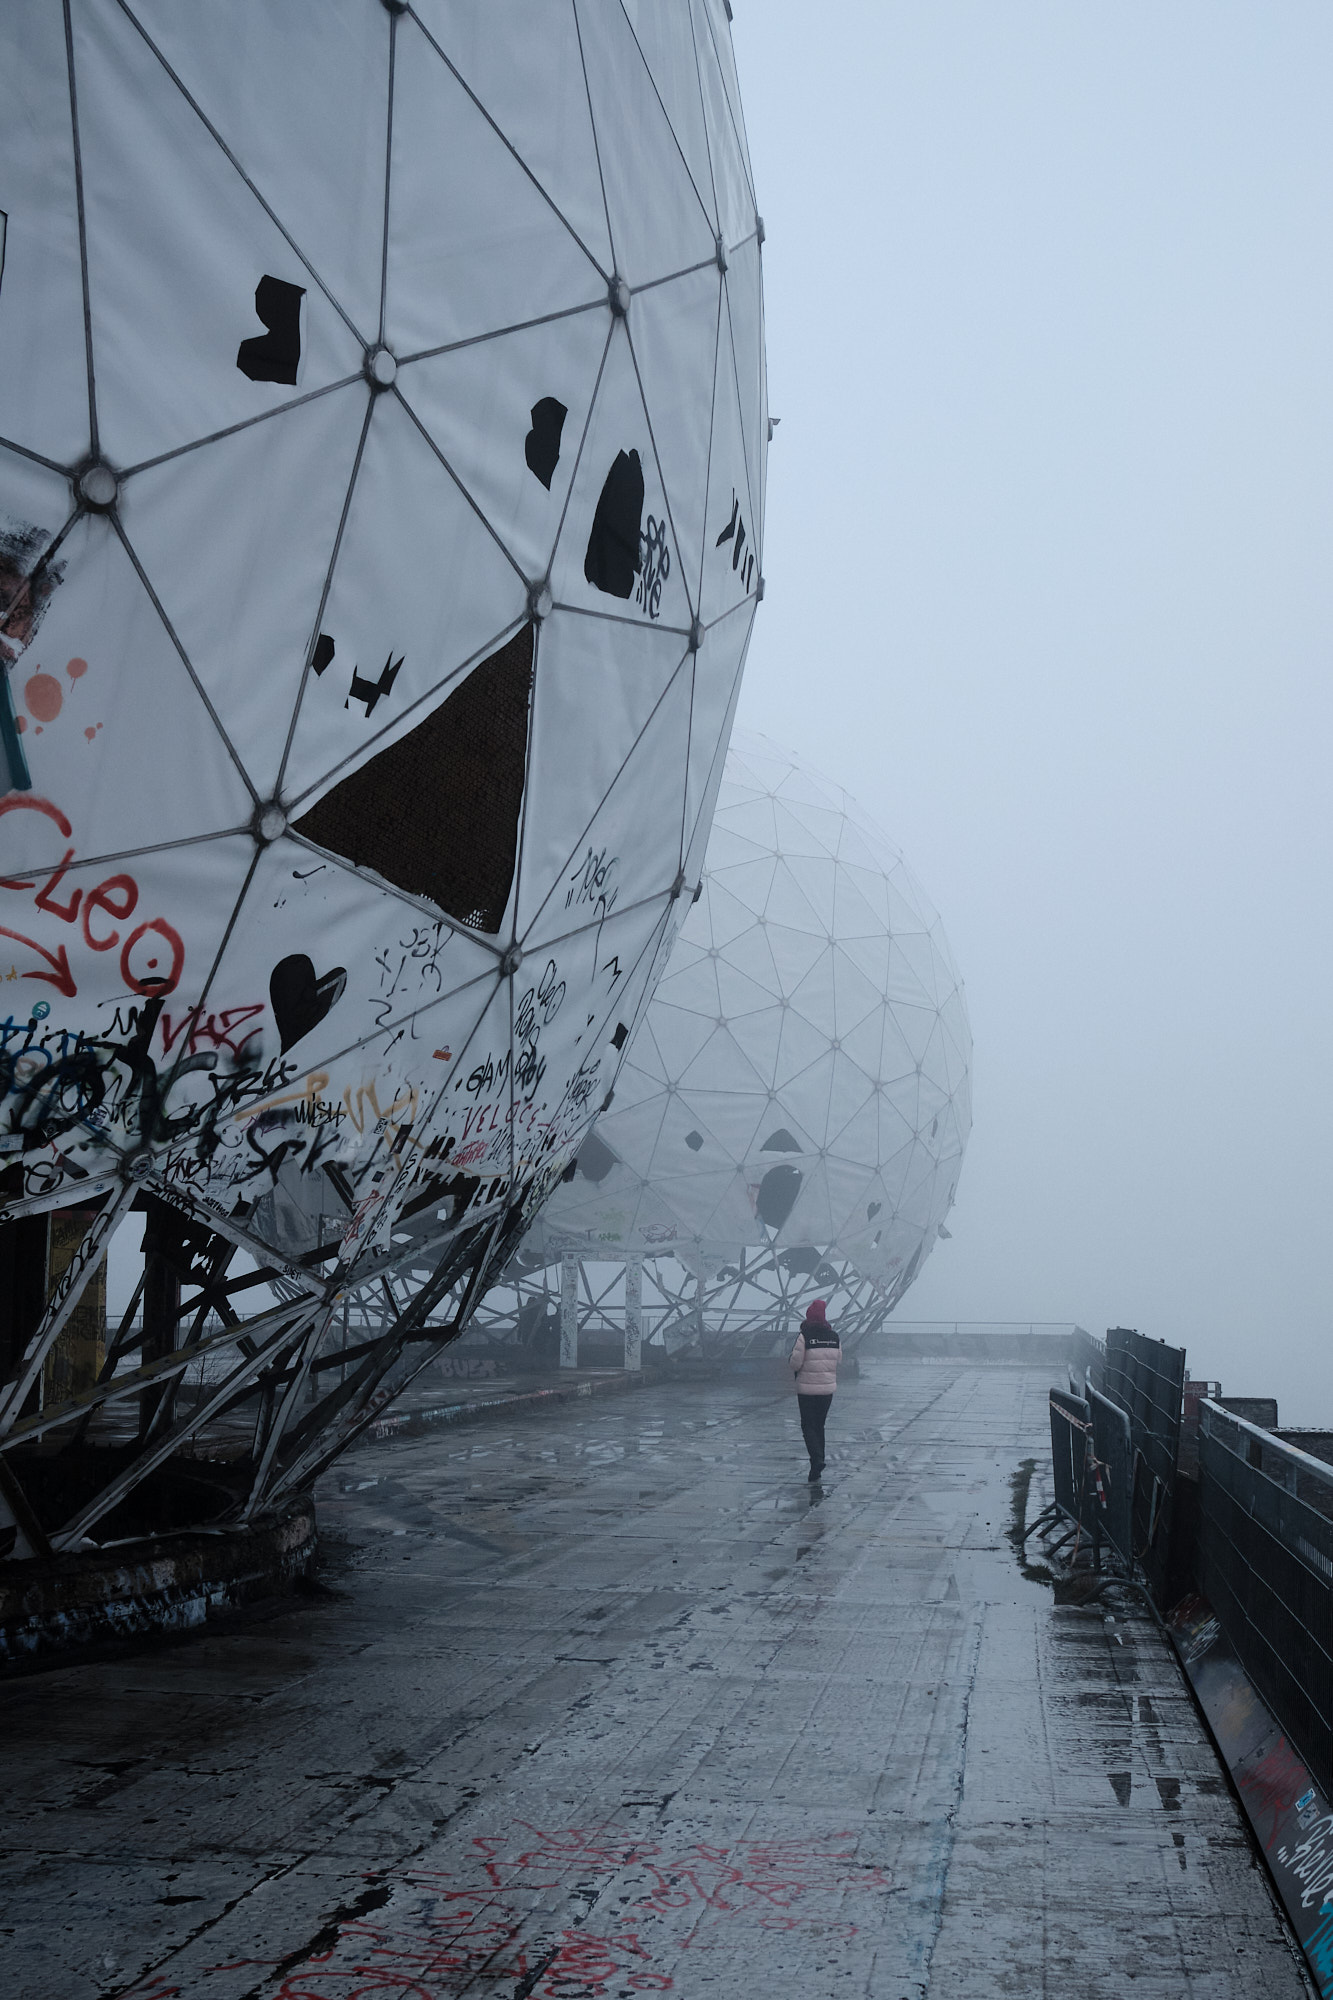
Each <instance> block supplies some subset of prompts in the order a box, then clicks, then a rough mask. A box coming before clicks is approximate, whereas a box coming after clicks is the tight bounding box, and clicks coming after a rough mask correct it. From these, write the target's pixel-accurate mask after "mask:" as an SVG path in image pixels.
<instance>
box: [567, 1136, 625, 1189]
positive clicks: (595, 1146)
mask: <svg viewBox="0 0 1333 2000" xmlns="http://www.w3.org/2000/svg"><path fill="white" fill-rule="evenodd" d="M615 1163H616V1156H615V1154H614V1153H613V1152H612V1151H611V1148H610V1147H609V1146H608V1145H607V1143H606V1141H605V1140H604V1139H599V1138H598V1136H597V1134H596V1133H595V1132H589V1134H588V1136H587V1138H586V1139H585V1140H584V1142H583V1144H582V1145H581V1146H580V1147H579V1156H578V1160H577V1161H576V1163H575V1164H576V1165H577V1167H578V1170H579V1172H580V1173H581V1174H582V1175H583V1177H584V1179H585V1180H589V1181H591V1182H592V1183H593V1185H594V1186H596V1184H597V1183H598V1182H599V1181H604V1180H605V1179H606V1177H607V1175H608V1174H609V1173H610V1171H611V1169H612V1167H613V1166H614V1165H615Z"/></svg>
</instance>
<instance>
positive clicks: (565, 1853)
mask: <svg viewBox="0 0 1333 2000" xmlns="http://www.w3.org/2000/svg"><path fill="white" fill-rule="evenodd" d="M471 1847H472V1853H471V1855H470V1857H468V1858H469V1860H470V1861H471V1863H472V1864H473V1868H474V1869H475V1874H474V1879H473V1881H472V1883H471V1884H470V1885H469V1884H467V1883H466V1882H465V1881H463V1882H460V1880H459V1876H458V1874H453V1873H448V1874H447V1873H445V1872H444V1871H440V1870H432V1869H409V1870H407V1871H405V1872H404V1874H403V1876H402V1877H401V1878H400V1880H399V1882H398V1883H397V1885H396V1886H395V1888H394V1891H393V1894H392V1895H391V1897H390V1898H389V1900H388V1902H387V1903H386V1905H385V1906H384V1908H383V1909H382V1910H380V1911H378V1912H376V1914H375V1915H373V1916H371V1915H365V1916H361V1917H358V1918H356V1919H354V1920H352V1921H350V1922H348V1923H346V1924H344V1925H343V1926H342V1927H341V1929H340V1931H339V1934H338V1940H337V1942H336V1944H335V1945H334V1946H333V1947H332V1948H331V1949H330V1950H329V1951H327V1952H321V1953H319V1954H317V1955H315V1956H313V1957H311V1958H308V1959H307V1960H306V1961H305V1962H304V1964H302V1965H301V1966H300V1967H299V1969H297V1970H294V1971H291V1972H289V1973H287V1975H286V1977H285V1978H284V1979H283V1982H282V1984H281V1985H280V1986H279V1987H278V1988H277V1989H276V1991H275V1992H274V1993H273V1995H272V2000H371V1996H373V1995H375V1994H385V1995H387V1994H389V1993H392V1994H393V1995H394V1996H395V2000H450V1996H453V1995H457V1994H460V1993H462V1992H464V1991H465V1990H468V1988H469V1987H470V1983H471V1982H472V1981H473V1980H474V1979H476V1978H478V1977H479V1976H480V1977H484V1978H485V1979H486V1980H487V1982H488V1983H489V1982H499V1981H509V1980H513V1981H514V1982H515V1984H516V1985H517V1986H518V1987H519V1988H520V1989H521V1990H522V1991H523V1992H524V1993H525V1994H526V1995H528V1996H529V2000H615V1996H616V1995H617V1994H620V1993H624V1992H629V1993H656V1992H667V1991H670V1990H673V1989H674V1986H675V1982H674V1980H673V1979H672V1977H671V1975H670V1974H669V1973H668V1972H665V1971H661V1970H657V1969H655V1967H654V1965H653V1963H652V1960H653V1956H654V1951H653V1945H654V1942H655V1936H654V1934H655V1933H656V1934H660V1943H661V1945H664V1946H665V1947H666V1948H667V1949H668V1950H669V1951H670V1954H671V1956H672V1958H674V1957H676V1956H677V1955H678V1954H679V1953H680V1952H682V1951H687V1950H692V1951H697V1950H700V1949H704V1950H706V1949H708V1948H709V1945H710V1942H711V1940H710V1937H709V1934H708V1932H709V1928H710V1926H716V1925H717V1924H718V1923H719V1922H726V1923H728V1924H729V1923H731V1922H733V1921H735V1920H740V1921H742V1922H744V1921H746V1920H749V1921H752V1922H755V1923H757V1924H758V1925H759V1926H760V1927H761V1928H762V1929H763V1930H766V1931H775V1930H776V1931H799V1930H801V1929H803V1928H805V1927H806V1926H807V1925H817V1927H818V1934H819V1938H820V1942H821V1945H822V1946H824V1947H828V1946H830V1945H836V1944H839V1943H843V1942H845V1941H846V1940H848V1939H850V1938H853V1937H855V1936H856V1935H857V1931H858V1926H857V1925H856V1924H854V1923H848V1922H841V1921H837V1920H836V1919H837V1918H838V1916H839V1914H840V1912H841V1908H842V1903H843V1899H844V1898H845V1897H846V1896H847V1895H849V1894H874V1893H878V1894H879V1895H884V1894H886V1893H887V1892H888V1891H889V1890H890V1889H891V1888H892V1886H893V1885H892V1882H891V1880H890V1878H889V1877H888V1875H887V1874H886V1872H885V1871H884V1870H883V1869H882V1868H880V1867H878V1866H875V1865H873V1864H866V1863H863V1862H859V1861H858V1860H857V1859H856V1841H855V1837H854V1836H853V1835H852V1834H849V1833H841V1834H834V1835H825V1836H822V1837H821V1836H814V1837H812V1838H810V1839H803V1840H788V1841H782V1840H778V1841H741V1842H738V1843H737V1844H736V1845H735V1846H734V1847H723V1846H714V1845H710V1844H707V1843H704V1842H693V1843H691V1844H690V1845H688V1846H685V1847H682V1848H678V1849H677V1848H671V1847H668V1846H665V1845H663V1844H662V1843H660V1842H658V1841H655V1840H640V1839H636V1838H635V1837H634V1836H633V1835H632V1834H629V1833H627V1832H619V1833H617V1832H614V1831H612V1830H611V1829H608V1828H596V1829H592V1830H588V1829H584V1828H575V1827H571V1828H564V1829H561V1830H558V1831H553V1830H550V1829H544V1828H538V1827H533V1826H529V1825H526V1824H525V1823H523V1822H519V1823H518V1826H517V1828H516V1830H515V1832H514V1833H512V1834H508V1835H495V1836H487V1835H482V1836H479V1837H477V1838H476V1839H474V1840H473V1841H472V1843H471ZM460 1872H461V1873H462V1874H463V1875H464V1876H466V1874H468V1873H470V1872H473V1871H472V1869H469V1868H468V1867H467V1865H466V1863H465V1865H464V1868H463V1870H462V1871H460ZM613 1886H614V1888H615V1890H616V1892H617V1893H616V1896H615V1901H614V1904H610V1903H609V1902H606V1901H604V1898H605V1892H606V1891H607V1890H608V1889H610V1888H611V1887H613ZM543 1894H544V1895H547V1896H558V1897H559V1898H560V1899H561V1901H562V1902H563V1903H564V1905H565V1911H564V1912H562V1913H561V1915H560V1916H557V1914H556V1912H555V1911H552V1910H549V1909H544V1908H542V1907H540V1905H534V1901H533V1898H534V1896H540V1895H543ZM580 1903H581V1904H582V1905H583V1908H584V1910H585V1912H586V1917H585V1919H584V1920H583V1921H580V1919H579V1916H578V1909H579V1905H580ZM830 1918H833V1919H835V1920H834V1921H832V1922H831V1921H830ZM728 1948H729V1949H730V1950H732V1951H734V1949H735V1940H734V1939H732V1940H730V1942H729V1947H728ZM213 1969H214V1970H218V1971H221V1970H222V1969H223V1968H222V1967H216V1968H213ZM228 1969H231V1970H234V1969H235V1968H234V1967H230V1968H228Z"/></svg>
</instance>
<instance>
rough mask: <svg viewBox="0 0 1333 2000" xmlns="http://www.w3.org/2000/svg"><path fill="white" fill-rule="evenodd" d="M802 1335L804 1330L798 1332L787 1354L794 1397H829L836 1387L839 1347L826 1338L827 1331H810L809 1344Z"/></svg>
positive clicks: (833, 1340)
mask: <svg viewBox="0 0 1333 2000" xmlns="http://www.w3.org/2000/svg"><path fill="white" fill-rule="evenodd" d="M806 1331H807V1329H806V1328H805V1327H802V1328H801V1330H800V1332H799V1333H798V1334H797V1336H796V1345H795V1347H793V1349H792V1351H791V1365H792V1367H793V1368H794V1369H795V1370H796V1393H797V1395H798V1396H831V1395H832V1394H833V1392H834V1390H835V1389H836V1388H837V1386H838V1363H839V1362H840V1361H841V1360H842V1346H841V1344H840V1342H839V1341H838V1339H837V1336H836V1335H834V1337H833V1338H832V1339H830V1338H829V1335H830V1334H831V1333H832V1328H831V1327H823V1326H812V1327H810V1328H809V1332H810V1334H811V1335H812V1339H811V1341H810V1343H809V1344H807V1342H806V1338H805V1336H806ZM821 1336H822V1338H821ZM816 1343H818V1344H816Z"/></svg>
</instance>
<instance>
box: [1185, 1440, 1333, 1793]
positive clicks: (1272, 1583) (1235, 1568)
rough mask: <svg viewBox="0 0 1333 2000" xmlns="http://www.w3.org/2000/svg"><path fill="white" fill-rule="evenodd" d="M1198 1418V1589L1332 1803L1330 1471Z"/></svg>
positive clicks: (1286, 1448)
mask: <svg viewBox="0 0 1333 2000" xmlns="http://www.w3.org/2000/svg"><path fill="white" fill-rule="evenodd" d="M1202 1416H1203V1421H1202V1429H1201V1435H1200V1439H1199V1472H1200V1507H1201V1523H1200V1534H1199V1583H1200V1587H1201V1589H1202V1590H1203V1593H1204V1595H1205V1596H1206V1597H1207V1599H1208V1600H1209V1602H1210V1603H1211V1605H1212V1607H1213V1610H1214V1611H1215V1612H1216V1614H1217V1616H1218V1618H1219V1619H1220V1620H1221V1623H1222V1626H1223V1629H1224V1630H1225V1632H1226V1633H1227V1636H1228V1637H1229V1638H1230V1640H1231V1643H1232V1645H1233V1646H1234V1647H1235V1649H1236V1652H1237V1653H1238V1654H1239V1656H1240V1659H1241V1663H1242V1664H1243V1666H1244V1667H1245V1670H1246V1672H1247V1673H1248V1675H1249V1677H1250V1679H1251V1680H1252V1681H1253V1683H1254V1685H1255V1687H1256V1688H1258V1690H1259V1692H1260V1694H1261V1695H1262V1696H1263V1698H1264V1700H1265V1701H1266V1702H1267V1703H1268V1706H1269V1707H1270V1708H1271V1709H1272V1711H1273V1714H1274V1715H1275V1716H1276V1717H1277V1719H1278V1721H1279V1722H1280V1723H1281V1725H1282V1727H1283V1729H1284V1730H1285V1731H1286V1732H1287V1734H1288V1735H1289V1736H1290V1738H1291V1740H1292V1742H1293V1743H1294V1744H1295V1745H1296V1747H1297V1749H1298V1750H1299V1751H1300V1753H1301V1755H1302V1756H1303V1757H1304V1759H1305V1761H1306V1762H1307V1764H1308V1765H1309V1766H1310V1769H1311V1771H1312V1772H1313V1773H1314V1774H1315V1776H1316V1777H1317V1778H1318V1780H1319V1783H1320V1784H1321V1786H1322V1787H1323V1789H1324V1790H1325V1792H1329V1791H1330V1790H1333V1518H1330V1517H1333V1467H1329V1466H1323V1465H1321V1464H1320V1462H1319V1461H1318V1460H1316V1459H1313V1458H1310V1457H1309V1456H1307V1454H1306V1453H1304V1452H1302V1451H1299V1450H1297V1449H1296V1448H1295V1447H1294V1446H1290V1445H1286V1444H1284V1443H1283V1442H1282V1441H1281V1440H1280V1439H1278V1438H1275V1437H1273V1436H1272V1435H1271V1434H1269V1433H1267V1432H1264V1431H1261V1430H1260V1429H1258V1427H1257V1426H1255V1425H1253V1424H1248V1423H1245V1422H1244V1421H1243V1420H1241V1419H1239V1418H1236V1417H1233V1416H1231V1415H1230V1414H1229V1413H1228V1412H1227V1411H1225V1410H1224V1409H1222V1407H1221V1406H1220V1404H1217V1403H1214V1402H1212V1401H1211V1400H1209V1401H1205V1402H1204V1403H1203V1405H1202ZM1316 1503H1317V1504H1316Z"/></svg>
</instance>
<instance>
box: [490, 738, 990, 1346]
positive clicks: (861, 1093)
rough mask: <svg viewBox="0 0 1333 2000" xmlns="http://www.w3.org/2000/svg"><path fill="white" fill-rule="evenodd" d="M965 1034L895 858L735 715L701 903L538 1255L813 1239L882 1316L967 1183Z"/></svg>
mask: <svg viewBox="0 0 1333 2000" xmlns="http://www.w3.org/2000/svg"><path fill="white" fill-rule="evenodd" d="M971 1050H972V1043H971V1033H970V1030H969V1027H968V1020H967V1011H966V1007H965V1004H964V998H963V989H962V983H961V981H960V980H959V977H958V973H957V970H956V968H955V966H954V963H953V959H952V956H951V955H950V952H949V947H948V944H947V943H946V941H945V937H944V932H943V928H942V926H941V923H940V919H939V917H938V916H937V915H936V913H935V911H934V910H933V909H932V908H931V906H930V904H929V903H928V902H927V900H926V898H925V896H924V895H923V894H922V892H921V890H920V889H919V888H918V887H917V885H916V883H915V882H914V881H913V879H912V877H911V875H910V874H909V873H908V870H907V868H906V865H905V864H904V862H903V859H902V857H901V855H900V854H898V853H897V851H896V850H895V849H894V848H893V847H892V846H891V845H890V844H889V842H888V841H887V840H886V839H885V838H884V836H883V834H881V833H880V832H879V830H878V828H876V827H875V826H874V824H873V823H872V822H871V821H870V820H869V819H868V818H867V816H866V815H865V814H864V813H863V812H862V811H861V810H860V808H859V807H858V806H857V805H856V804H855V803H854V802H853V800H851V799H850V798H849V797H848V795H847V794H846V792H844V791H843V790H842V789H841V787H839V786H837V785H835V784H833V783H832V782H831V781H830V780H828V779H826V778H824V777H821V776H820V775H819V774H818V773H817V772H815V771H813V770H811V769H810V768H809V766H808V765H806V764H804V763H803V762H802V761H801V760H799V759H797V758H795V757H792V756H789V755H786V754H784V753H783V752H781V751H779V750H777V749H776V748H775V747H774V746H773V745H772V744H770V743H768V742H766V741H765V739H763V738H762V737H758V736H754V735H750V734H747V733H744V732H737V734H736V735H735V736H734V737H733V739H732V745H731V749H730V752H729V754H728V758H727V765H726V773H725V776H724V779H723V783H722V788H721V792H720V795H719V799H718V806H717V813H716V817H715V820H714V824H713V831H712V835H711V837H710V840H709V844H708V851H707V859H706V864H705V870H704V876H703V880H702V883H701V885H700V892H699V896H698V900H697V901H696V903H695V905H694V907H693V908H692V909H691V911H690V913H689V915H688V916H687V918H686V920H685V923H684V925H683V927H682V929H681V932H680V935H679V937H678V939H677V941H676V944H675V946H674V948H673V951H672V955H671V958H670V961H669V963H668V966H667V970H666V973H665V975H664V976H663V978H662V980H661V983H660V985H659V987H658V989H657V995H656V997H655V999H654V1000H653V1001H652V1003H651V1005H650V1006H649V1008H648V1011H647V1014H646V1016H645V1017H644V1020H643V1023H642V1025H641V1026H640V1028H639V1030H638V1032H637V1034H636V1036H635V1039H634V1041H633V1043H632V1044H631V1047H630V1050H629V1054H628V1057H627V1060H626V1062H625V1065H624V1067H623V1069H622V1071H621V1074H620V1078H619V1081H618V1083H617V1086H616V1094H615V1101H614V1103H613V1104H612V1106H611V1107H610V1109H609V1110H608V1111H606V1112H605V1113H604V1114H603V1116H602V1117H601V1118H600V1119H599V1121H598V1123H597V1126H596V1128H595V1130H594V1132H593V1134H592V1136H591V1138H590V1139H589V1140H588V1141H587V1142H586V1143H585V1145H584V1147H583V1149H582V1151H581V1152H580V1154H579V1158H578V1163H577V1169H576V1172H575V1174H574V1176H573V1178H572V1179H571V1180H570V1181H569V1182H568V1183H566V1185H565V1186H563V1187H562V1188H560V1189H558V1190H557V1192H556V1194H555V1196H554V1198H553V1199H552V1202H551V1204H550V1205H549V1207H548V1209H547V1211H546V1213H545V1215H544V1217H543V1218H542V1220H541V1221H540V1222H539V1223H538V1225H537V1229H536V1231H535V1232H534V1234H533V1235H532V1236H530V1237H529V1238H528V1239H527V1246H526V1247H527V1251H528V1254H529V1256H533V1255H555V1254H558V1253H559V1252H562V1251H566V1250H577V1251H579V1252H580V1254H582V1255H583V1256H585V1257H592V1258H609V1259H612V1260H615V1259H618V1258H620V1257H622V1256H626V1255H645V1256H662V1255H670V1254H674V1255H675V1256H677V1257H679V1258H680V1259H681V1261H682V1262H684V1263H686V1264H687V1265H691V1266H693V1267H694V1268H696V1269H697V1270H698V1271H699V1272H700V1274H701V1275H702V1276H706V1275H708V1274H709V1273H711V1272H715V1271H716V1270H717V1269H718V1267H719V1266H724V1265H728V1264H730V1263H731V1262H732V1261H733V1260H735V1259H736V1257H737V1256H738V1254H739V1253H741V1252H743V1251H745V1250H747V1249H748V1248H749V1247H750V1246H753V1247H754V1248H756V1249H759V1250H767V1251H770V1252H772V1253H774V1254H775V1255H777V1256H782V1255H783V1253H788V1263H789V1265H796V1264H798V1263H799V1262H800V1253H801V1252H805V1251H811V1250H813V1251H818V1252H819V1253H820V1255H821V1256H822V1257H825V1258H829V1259H832V1260H834V1261H835V1262H836V1261H843V1262H845V1263H847V1264H850V1265H851V1266H852V1268H853V1269H854V1270H855V1272H856V1273H857V1274H858V1275H859V1276H860V1277H861V1278H863V1279H867V1280H869V1281H871V1283H872V1284H873V1285H874V1287H875V1289H876V1291H877V1292H878V1293H879V1295H880V1297H881V1298H882V1300H883V1302H884V1309H885V1310H887V1309H888V1307H889V1306H891V1305H892V1304H893V1303H894V1302H895V1301H896V1300H897V1299H898V1298H899V1297H901V1295H902V1293H903V1292H904V1291H905V1290H906V1289H907V1286H908V1285H909V1284H910V1283H911V1282H912V1279H913V1278H914V1277H915V1276H916V1273H917V1271H918V1270H919V1269H920V1267H921V1263H922V1260H923V1259H924V1258H925V1256H926V1255H927V1253H928V1252H929V1250H930V1248H931V1245H932V1244H933V1243H934V1241H935V1238H936V1236H937V1235H938V1233H939V1228H940V1225H941V1223H942V1222H943V1220H944V1217H945V1215H946V1214H947V1213H948V1210H949V1208H950V1206H951V1204H952V1202H953V1199H954V1192H955V1189H956V1186H957V1181H958V1173H959V1169H960V1167H961V1165H962V1158H963V1150H964V1147H965V1145H966V1143H967V1136H968V1131H969V1128H970V1124H971V1108H970V1093H969V1071H970V1064H971ZM810 1268H811V1269H812V1270H813V1269H814V1268H815V1265H814V1264H813V1263H812V1264H811V1265H810Z"/></svg>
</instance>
